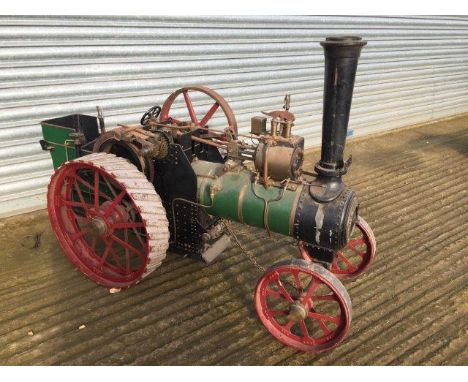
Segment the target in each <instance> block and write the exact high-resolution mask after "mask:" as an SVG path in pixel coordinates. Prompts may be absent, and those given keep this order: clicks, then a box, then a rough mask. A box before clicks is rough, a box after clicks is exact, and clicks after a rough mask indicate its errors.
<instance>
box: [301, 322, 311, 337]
mask: <svg viewBox="0 0 468 382" xmlns="http://www.w3.org/2000/svg"><path fill="white" fill-rule="evenodd" d="M299 328H300V329H301V332H302V334H303V335H304V337H306V338H310V334H309V329H307V325H306V323H305V321H304V320H301V321H299Z"/></svg>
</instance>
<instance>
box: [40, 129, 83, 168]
mask: <svg viewBox="0 0 468 382" xmlns="http://www.w3.org/2000/svg"><path fill="white" fill-rule="evenodd" d="M41 126H42V136H43V137H44V140H45V141H46V142H47V143H48V145H49V146H50V147H52V148H53V149H52V150H51V151H50V155H51V156H52V162H53V164H54V168H58V167H60V166H61V165H62V164H63V163H65V162H66V161H68V160H71V159H75V158H76V151H75V144H74V143H73V140H72V139H71V138H70V133H74V132H75V130H74V129H70V128H67V127H61V126H56V125H51V124H48V123H44V122H43V123H42V124H41Z"/></svg>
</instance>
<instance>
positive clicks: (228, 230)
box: [221, 219, 266, 273]
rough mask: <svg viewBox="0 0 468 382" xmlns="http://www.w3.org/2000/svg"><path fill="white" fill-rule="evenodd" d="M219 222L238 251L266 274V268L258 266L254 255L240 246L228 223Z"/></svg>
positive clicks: (224, 221)
mask: <svg viewBox="0 0 468 382" xmlns="http://www.w3.org/2000/svg"><path fill="white" fill-rule="evenodd" d="M221 221H222V222H223V224H224V227H225V228H226V231H227V232H228V234H229V236H231V238H232V239H234V243H235V244H236V245H237V246H238V247H239V249H240V250H241V251H242V253H243V254H244V255H245V256H246V257H247V258H248V259H249V261H250V262H251V263H252V264H253V265H254V266H255V267H256V268H257V269H258V270H259V271H260V272H262V273H265V272H266V268H265V267H264V266H262V265H260V264H259V263H258V261H257V259H256V258H255V255H254V254H253V253H252V252H250V251H249V250H247V249H245V248H244V246H243V245H242V244H241V242H240V241H239V239H238V238H237V235H236V234H235V233H234V232H233V231H232V229H231V227H229V223H228V222H227V221H226V220H224V219H221Z"/></svg>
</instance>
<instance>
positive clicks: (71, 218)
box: [48, 153, 167, 287]
mask: <svg viewBox="0 0 468 382" xmlns="http://www.w3.org/2000/svg"><path fill="white" fill-rule="evenodd" d="M92 155H94V156H96V157H99V158H104V157H107V156H108V157H110V159H107V161H109V160H110V161H113V162H119V161H121V162H123V163H120V164H119V163H116V164H114V166H115V167H119V166H120V167H121V166H123V165H127V166H131V165H129V164H128V163H127V162H126V161H124V160H123V159H121V158H116V157H115V156H113V155H109V154H102V153H99V154H92ZM87 157H91V155H90V156H86V157H84V160H83V161H71V162H68V163H66V164H64V165H63V166H61V167H60V168H59V169H58V170H57V171H56V172H55V174H54V175H53V176H52V179H51V182H50V185H49V190H48V210H49V217H50V221H51V226H52V228H53V230H54V232H55V234H56V236H57V239H58V241H59V243H60V245H61V246H62V249H63V250H64V252H65V254H66V256H67V257H68V258H69V259H70V260H71V261H72V262H73V263H74V264H75V265H76V266H77V267H78V268H79V269H80V270H81V271H82V272H83V273H84V274H86V275H87V276H88V277H89V278H90V279H92V280H93V281H95V282H96V283H98V284H100V285H103V286H106V287H128V286H130V285H133V284H135V283H136V282H138V281H139V280H140V279H141V278H142V277H143V276H144V275H145V274H146V273H148V272H147V268H148V266H149V262H150V260H151V259H150V257H149V255H150V253H151V254H152V252H151V250H152V248H151V246H150V237H149V235H148V231H147V225H146V221H145V216H146V215H144V214H143V212H142V211H141V208H140V207H139V205H138V203H135V201H134V199H133V197H132V195H131V194H130V193H129V192H128V190H127V186H126V185H125V184H123V183H122V182H120V181H119V180H118V179H117V177H116V176H115V175H114V174H113V173H111V172H109V171H107V170H106V169H105V168H104V167H102V166H97V165H95V164H93V163H92V162H87V161H86V158H87ZM109 163H110V162H107V165H109ZM131 168H133V169H134V171H135V174H131V173H130V172H131V171H132V170H130V171H129V172H127V174H129V176H128V177H131V175H133V176H134V178H133V179H132V182H134V184H135V187H134V188H138V186H139V185H140V187H141V183H138V182H141V181H143V182H146V184H149V182H147V180H146V179H144V177H143V175H142V174H141V173H140V172H138V170H137V169H136V168H134V167H133V166H131ZM141 178H143V179H141ZM143 186H144V183H143ZM153 192H154V191H153ZM146 218H148V217H146ZM163 220H164V221H163ZM163 220H161V225H164V223H166V218H165V217H164V219H163ZM166 224H167V223H166ZM162 245H163V246H164V242H162ZM163 251H164V249H163ZM163 253H165V251H164V252H163ZM164 256H165V255H164ZM156 260H159V259H156ZM161 260H162V259H161ZM161 260H159V263H160V261H161ZM154 265H156V264H154Z"/></svg>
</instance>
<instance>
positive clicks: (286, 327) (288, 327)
mask: <svg viewBox="0 0 468 382" xmlns="http://www.w3.org/2000/svg"><path fill="white" fill-rule="evenodd" d="M293 325H294V321H293V320H289V321H288V322H286V324H285V325H283V328H284V329H286V330H287V331H289V332H290V331H291V328H292V326H293Z"/></svg>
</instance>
